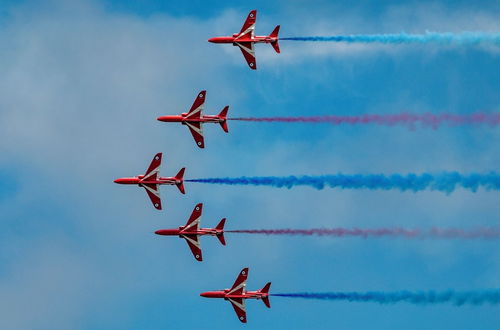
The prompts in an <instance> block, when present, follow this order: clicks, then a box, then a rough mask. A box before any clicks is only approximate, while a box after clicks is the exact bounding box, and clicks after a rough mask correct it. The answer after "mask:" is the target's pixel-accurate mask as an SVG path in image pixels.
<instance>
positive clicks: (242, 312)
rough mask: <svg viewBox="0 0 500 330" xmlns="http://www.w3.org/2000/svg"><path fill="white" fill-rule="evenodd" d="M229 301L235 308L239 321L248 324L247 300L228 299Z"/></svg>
mask: <svg viewBox="0 0 500 330" xmlns="http://www.w3.org/2000/svg"><path fill="white" fill-rule="evenodd" d="M228 300H229V302H230V303H231V305H232V306H233V308H234V311H235V312H236V315H237V316H238V319H239V320H240V321H241V322H243V323H247V311H246V308H245V300H244V299H243V298H228Z"/></svg>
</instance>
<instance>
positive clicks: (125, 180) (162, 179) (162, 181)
mask: <svg viewBox="0 0 500 330" xmlns="http://www.w3.org/2000/svg"><path fill="white" fill-rule="evenodd" d="M143 178H144V175H138V176H134V177H131V178H120V179H116V180H115V181H114V182H115V183H118V184H135V185H139V184H160V185H163V184H166V185H178V184H181V183H182V180H179V179H176V178H174V177H168V178H166V177H159V178H158V179H156V180H143Z"/></svg>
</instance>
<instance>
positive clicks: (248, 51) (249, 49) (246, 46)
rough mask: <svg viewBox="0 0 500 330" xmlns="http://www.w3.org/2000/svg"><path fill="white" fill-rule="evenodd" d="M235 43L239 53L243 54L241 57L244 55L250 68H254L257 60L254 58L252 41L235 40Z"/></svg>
mask: <svg viewBox="0 0 500 330" xmlns="http://www.w3.org/2000/svg"><path fill="white" fill-rule="evenodd" d="M236 45H237V46H238V47H239V48H240V50H241V53H242V54H243V57H245V60H246V61H247V63H248V66H249V67H250V69H252V70H256V69H257V61H256V60H255V51H254V48H253V42H237V43H236Z"/></svg>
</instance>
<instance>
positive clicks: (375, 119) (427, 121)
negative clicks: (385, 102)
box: [229, 113, 500, 128]
mask: <svg viewBox="0 0 500 330" xmlns="http://www.w3.org/2000/svg"><path fill="white" fill-rule="evenodd" d="M229 120H240V121H253V122H282V123H316V124H320V123H327V124H332V125H344V124H347V125H361V124H376V125H386V126H394V125H401V124H402V125H406V126H409V127H415V126H416V125H417V124H420V125H422V126H428V127H432V128H438V127H439V126H440V125H442V124H448V125H449V126H463V125H479V124H485V125H489V126H497V125H499V124H500V113H473V114H469V115H456V114H430V113H428V114H422V115H417V114H409V113H401V114H396V115H369V114H367V115H360V116H313V117H261V118H255V117H240V118H229Z"/></svg>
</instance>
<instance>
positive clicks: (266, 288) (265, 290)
mask: <svg viewBox="0 0 500 330" xmlns="http://www.w3.org/2000/svg"><path fill="white" fill-rule="evenodd" d="M270 288H271V282H268V283H267V284H266V285H264V287H263V288H262V289H260V290H259V291H260V292H261V293H269V289H270ZM262 302H263V303H264V305H266V307H267V308H271V302H270V301H269V295H266V296H264V297H262Z"/></svg>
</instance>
